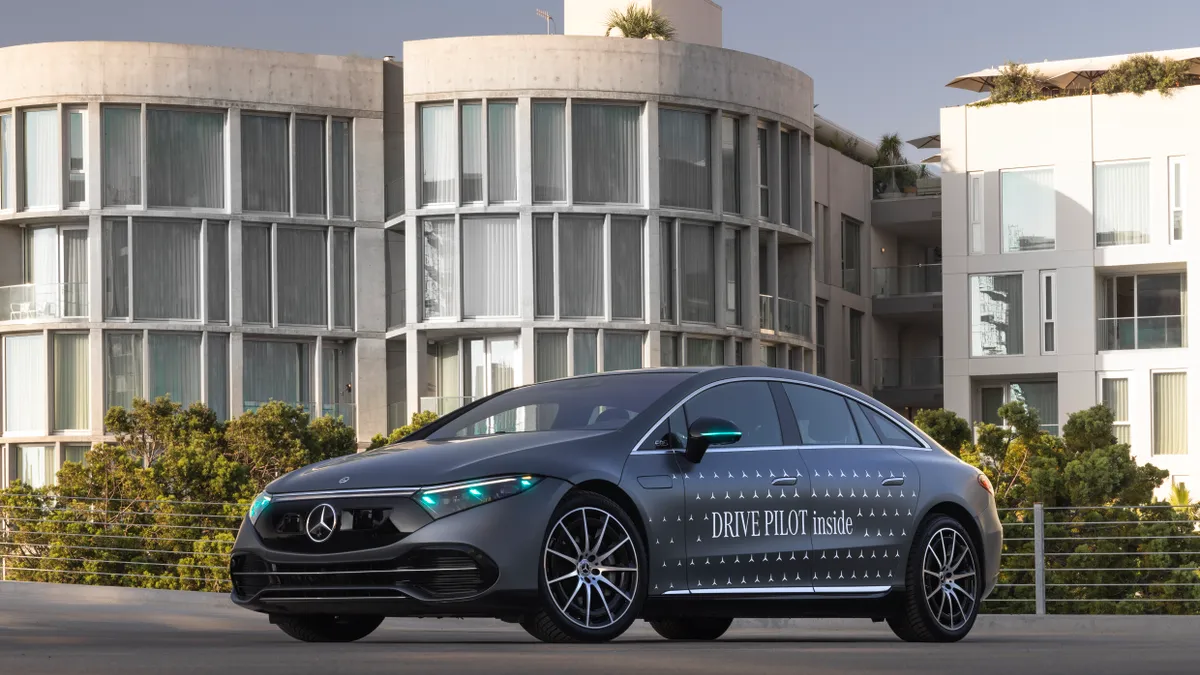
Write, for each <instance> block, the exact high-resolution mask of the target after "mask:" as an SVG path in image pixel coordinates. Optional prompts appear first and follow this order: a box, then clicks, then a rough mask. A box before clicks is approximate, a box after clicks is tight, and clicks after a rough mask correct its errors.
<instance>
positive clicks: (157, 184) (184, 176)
mask: <svg viewBox="0 0 1200 675" xmlns="http://www.w3.org/2000/svg"><path fill="white" fill-rule="evenodd" d="M146 191H147V196H148V198H149V199H148V202H149V205H150V206H152V207H172V206H175V207H182V208H207V209H220V208H224V206H225V113H223V112H204V111H196V110H175V109H156V108H150V109H148V110H147V111H146Z"/></svg>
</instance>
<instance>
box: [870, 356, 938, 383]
mask: <svg viewBox="0 0 1200 675" xmlns="http://www.w3.org/2000/svg"><path fill="white" fill-rule="evenodd" d="M940 386H942V357H940V356H930V357H923V358H913V359H875V388H876V389H928V388H933V387H940Z"/></svg>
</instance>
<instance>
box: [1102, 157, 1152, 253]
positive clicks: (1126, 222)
mask: <svg viewBox="0 0 1200 675" xmlns="http://www.w3.org/2000/svg"><path fill="white" fill-rule="evenodd" d="M1093 189H1094V190H1095V200H1096V203H1095V213H1094V214H1093V215H1094V217H1095V221H1096V246H1122V245H1126V244H1147V243H1149V242H1150V162H1149V160H1142V161H1137V162H1112V163H1107V164H1096V167H1095V186H1094V188H1093Z"/></svg>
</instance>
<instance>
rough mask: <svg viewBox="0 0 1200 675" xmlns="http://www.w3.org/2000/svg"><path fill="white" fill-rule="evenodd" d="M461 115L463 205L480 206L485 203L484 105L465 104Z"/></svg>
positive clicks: (460, 109) (460, 112)
mask: <svg viewBox="0 0 1200 675" xmlns="http://www.w3.org/2000/svg"><path fill="white" fill-rule="evenodd" d="M459 115H460V116H461V120H462V121H461V127H460V128H459V153H460V154H461V157H460V160H459V161H460V162H462V169H461V171H462V195H461V198H462V203H464V204H479V203H482V202H483V104H482V103H463V104H462V105H461V106H460V108H459Z"/></svg>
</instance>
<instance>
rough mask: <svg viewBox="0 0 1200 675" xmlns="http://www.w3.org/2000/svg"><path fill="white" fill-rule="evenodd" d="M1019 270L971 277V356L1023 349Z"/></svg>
mask: <svg viewBox="0 0 1200 675" xmlns="http://www.w3.org/2000/svg"><path fill="white" fill-rule="evenodd" d="M1021 283H1022V278H1021V275H1020V274H997V275H976V276H972V277H971V356H1012V355H1018V354H1022V353H1024V341H1023V337H1022V333H1021V330H1022V325H1023V322H1022V320H1021V312H1022V311H1023V304H1022V302H1021V292H1022V289H1021Z"/></svg>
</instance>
